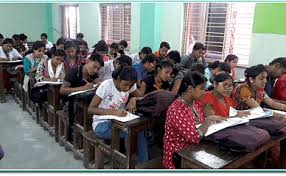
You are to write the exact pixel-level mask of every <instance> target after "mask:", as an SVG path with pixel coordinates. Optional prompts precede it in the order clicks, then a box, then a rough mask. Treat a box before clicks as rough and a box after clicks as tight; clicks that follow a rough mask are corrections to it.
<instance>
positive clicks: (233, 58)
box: [224, 54, 238, 68]
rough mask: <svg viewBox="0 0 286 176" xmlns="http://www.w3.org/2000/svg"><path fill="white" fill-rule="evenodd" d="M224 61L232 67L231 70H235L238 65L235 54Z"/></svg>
mask: <svg viewBox="0 0 286 176" xmlns="http://www.w3.org/2000/svg"><path fill="white" fill-rule="evenodd" d="M224 61H225V62H226V63H227V64H228V65H229V66H230V68H235V67H236V65H237V63H238V57H237V56H236V55H234V54H229V55H227V56H226V58H225V60H224Z"/></svg>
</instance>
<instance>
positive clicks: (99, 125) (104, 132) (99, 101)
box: [88, 66, 148, 163]
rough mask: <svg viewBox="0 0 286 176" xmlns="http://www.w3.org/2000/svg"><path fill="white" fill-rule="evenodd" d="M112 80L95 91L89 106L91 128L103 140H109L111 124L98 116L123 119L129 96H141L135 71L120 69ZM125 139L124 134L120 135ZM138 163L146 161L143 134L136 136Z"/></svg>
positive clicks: (146, 148)
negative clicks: (91, 118) (91, 117)
mask: <svg viewBox="0 0 286 176" xmlns="http://www.w3.org/2000/svg"><path fill="white" fill-rule="evenodd" d="M112 77H113V79H108V80H105V81H104V82H102V83H101V84H100V86H99V87H98V89H97V90H96V94H95V96H94V97H93V99H92V102H91V103H90V105H89V108H88V112H89V113H90V114H94V116H93V123H92V128H93V131H94V133H95V134H96V135H97V136H98V137H100V138H103V139H111V137H112V123H111V121H110V120H101V119H99V118H98V116H100V115H114V116H119V117H124V116H126V115H127V112H126V110H125V108H126V103H127V101H128V99H129V95H130V94H132V95H133V96H134V97H138V96H141V94H140V92H139V91H138V90H137V88H136V84H135V83H136V81H137V76H136V71H135V69H134V68H132V67H131V66H125V67H122V66H121V67H120V68H119V69H118V70H117V71H115V72H114V74H113V75H112ZM121 136H122V137H124V138H126V134H122V135H121ZM137 141H138V144H137V152H138V162H139V163H141V162H144V161H147V160H148V145H147V141H146V139H145V137H144V132H141V133H139V134H138V140H137Z"/></svg>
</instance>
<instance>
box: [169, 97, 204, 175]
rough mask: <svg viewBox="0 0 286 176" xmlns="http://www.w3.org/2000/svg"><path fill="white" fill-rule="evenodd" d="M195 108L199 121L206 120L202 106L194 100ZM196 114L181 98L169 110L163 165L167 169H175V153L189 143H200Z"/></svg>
mask: <svg viewBox="0 0 286 176" xmlns="http://www.w3.org/2000/svg"><path fill="white" fill-rule="evenodd" d="M193 108H194V109H195V111H196V112H197V114H198V117H199V119H198V120H199V122H200V123H203V122H204V116H203V112H202V107H201V106H200V104H199V103H198V102H194V105H193ZM195 119H196V116H195V115H194V114H193V112H192V110H191V108H190V107H189V106H188V105H186V104H185V103H183V102H181V100H179V99H177V100H175V101H174V102H173V103H172V104H171V105H170V107H169V108H168V111H167V117H166V122H165V135H164V139H163V143H164V146H163V149H164V151H163V152H164V153H163V165H164V167H165V168H167V169H175V166H174V164H173V154H174V152H177V151H179V150H181V149H183V148H185V147H187V145H189V144H193V143H199V142H200V135H199V133H198V132H197V128H196V120H195Z"/></svg>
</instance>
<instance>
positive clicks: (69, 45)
mask: <svg viewBox="0 0 286 176" xmlns="http://www.w3.org/2000/svg"><path fill="white" fill-rule="evenodd" d="M68 48H75V49H76V48H77V47H76V44H75V43H74V42H72V41H66V42H65V43H64V49H65V50H66V49H68Z"/></svg>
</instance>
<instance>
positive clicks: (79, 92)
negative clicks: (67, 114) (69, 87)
mask: <svg viewBox="0 0 286 176" xmlns="http://www.w3.org/2000/svg"><path fill="white" fill-rule="evenodd" d="M96 87H97V84H94V85H93V88H91V89H87V90H81V91H77V92H73V93H70V94H69V95H68V97H71V96H74V95H78V94H82V93H85V92H89V91H92V90H95V88H96Z"/></svg>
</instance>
